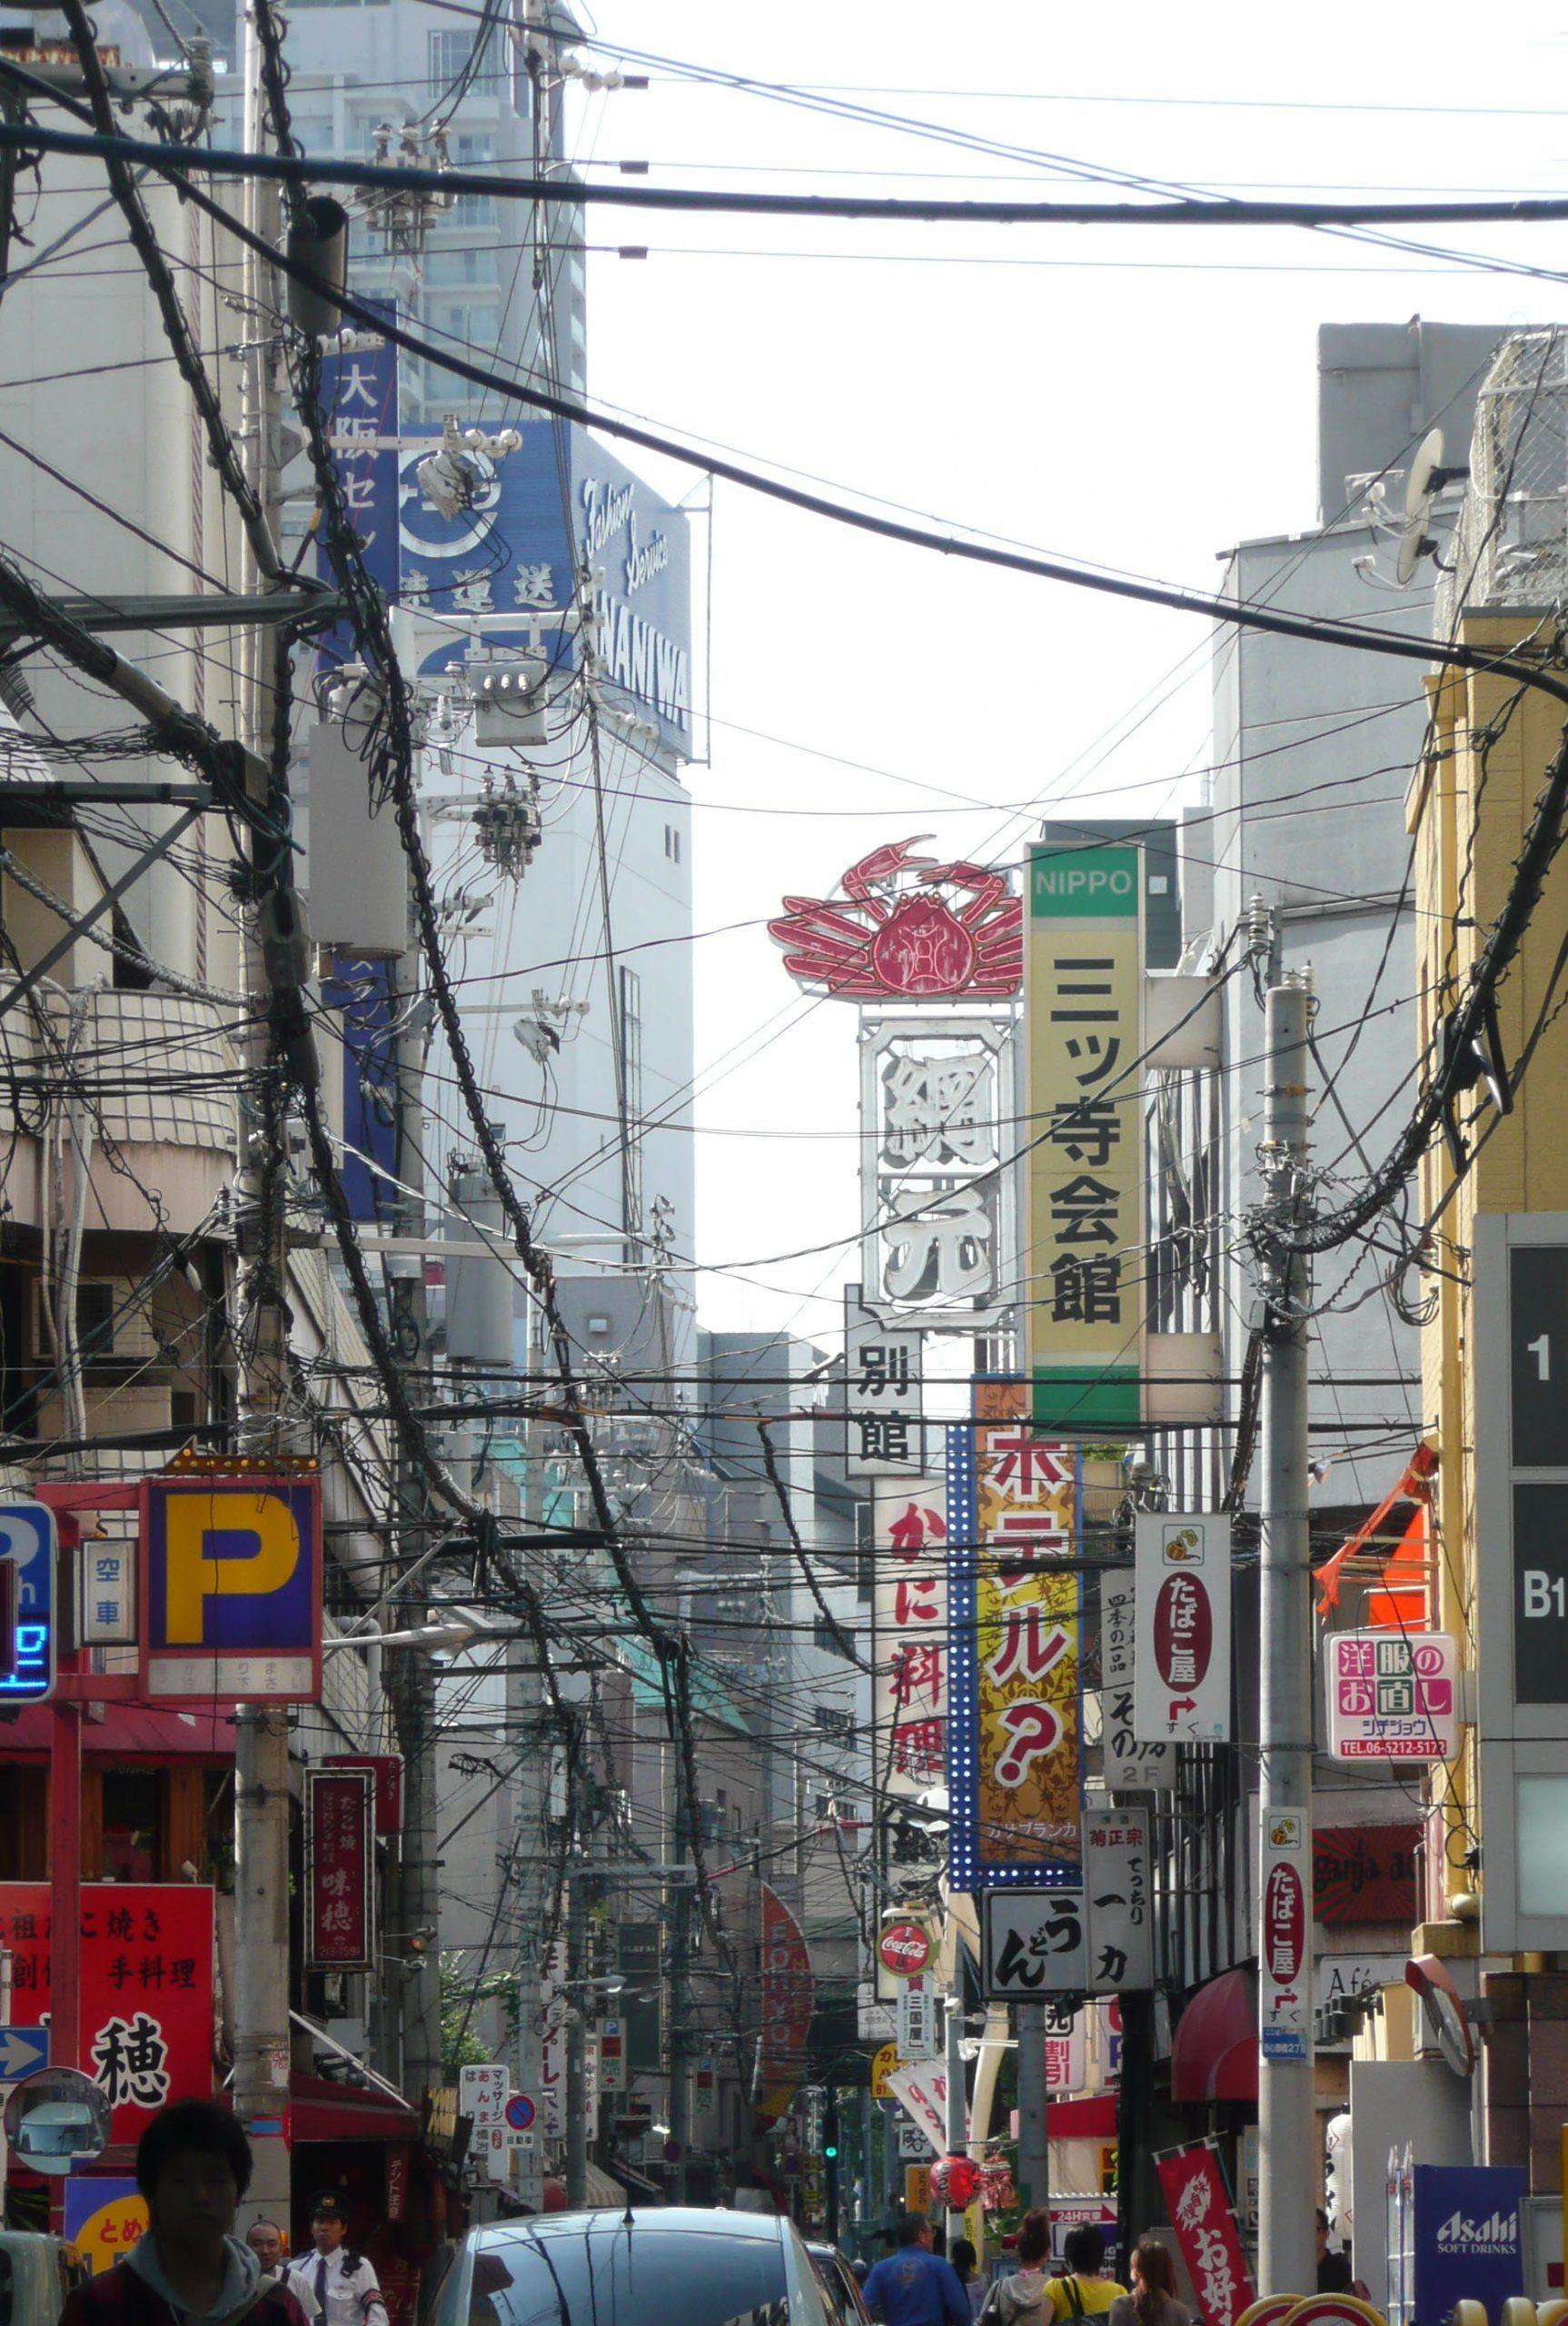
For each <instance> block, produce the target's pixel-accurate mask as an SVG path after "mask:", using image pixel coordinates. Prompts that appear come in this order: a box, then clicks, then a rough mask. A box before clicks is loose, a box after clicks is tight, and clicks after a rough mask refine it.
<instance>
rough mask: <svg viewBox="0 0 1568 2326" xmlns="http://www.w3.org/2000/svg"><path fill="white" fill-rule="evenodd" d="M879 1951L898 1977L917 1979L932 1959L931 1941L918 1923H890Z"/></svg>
mask: <svg viewBox="0 0 1568 2326" xmlns="http://www.w3.org/2000/svg"><path fill="white" fill-rule="evenodd" d="M877 1953H878V1955H879V1956H880V1957H881V1962H882V1968H883V1969H884V1970H885V1971H890V1972H891V1973H892V1974H893V1976H894V1977H895V1978H896V1979H916V1978H918V1977H919V1975H920V1973H921V1972H922V1971H923V1970H924V1969H925V1967H926V1965H927V1963H928V1962H929V1961H930V1959H931V1942H930V1939H929V1937H928V1935H927V1933H925V1932H924V1931H923V1930H922V1929H921V1928H920V1925H919V1923H888V1927H887V1929H886V1930H885V1931H884V1932H883V1933H882V1935H881V1937H880V1938H879V1939H878V1942H877Z"/></svg>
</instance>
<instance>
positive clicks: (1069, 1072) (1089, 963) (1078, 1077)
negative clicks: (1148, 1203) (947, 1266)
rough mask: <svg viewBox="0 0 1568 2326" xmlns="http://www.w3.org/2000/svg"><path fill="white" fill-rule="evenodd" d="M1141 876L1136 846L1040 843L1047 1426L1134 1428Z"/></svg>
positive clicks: (1139, 1338) (1035, 1381)
mask: <svg viewBox="0 0 1568 2326" xmlns="http://www.w3.org/2000/svg"><path fill="white" fill-rule="evenodd" d="M1142 897H1143V880H1142V867H1141V860H1140V855H1139V851H1138V850H1137V849H1136V847H1130V846H1126V847H1124V846H1121V845H1117V844H1114V843H1113V844H1107V845H1104V846H1098V847H1097V846H1093V845H1091V846H1087V847H1063V846H1060V845H1059V844H1057V843H1042V844H1041V845H1039V846H1037V847H1036V848H1033V849H1031V850H1030V851H1029V920H1028V928H1029V944H1028V953H1027V970H1026V975H1027V986H1026V1011H1027V1059H1028V1079H1027V1092H1028V1098H1027V1115H1026V1123H1027V1139H1028V1158H1029V1171H1028V1189H1029V1195H1028V1247H1027V1258H1026V1264H1025V1275H1026V1277H1027V1283H1028V1303H1027V1317H1028V1352H1029V1377H1030V1381H1031V1384H1032V1397H1033V1418H1034V1421H1035V1425H1036V1426H1037V1428H1040V1429H1047V1430H1053V1431H1065V1432H1070V1433H1072V1434H1073V1435H1075V1436H1085V1435H1094V1436H1098V1435H1114V1434H1115V1433H1116V1431H1118V1430H1123V1429H1126V1430H1129V1431H1130V1430H1135V1429H1136V1428H1137V1426H1138V1424H1139V1418H1140V1412H1141V1401H1140V1397H1139V1382H1140V1378H1141V1373H1142V1342H1143V1327H1144V1314H1145V1308H1146V1286H1145V1277H1146V1259H1145V1253H1144V1175H1143V1143H1144V1128H1143V1069H1142V1065H1141V1063H1140V1056H1141V1050H1142V1029H1143V917H1142V910H1141V907H1142Z"/></svg>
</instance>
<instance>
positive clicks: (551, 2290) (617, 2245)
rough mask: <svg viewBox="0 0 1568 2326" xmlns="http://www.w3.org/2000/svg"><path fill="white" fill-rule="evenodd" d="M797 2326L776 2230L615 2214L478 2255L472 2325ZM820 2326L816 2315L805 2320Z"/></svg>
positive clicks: (801, 2325)
mask: <svg viewBox="0 0 1568 2326" xmlns="http://www.w3.org/2000/svg"><path fill="white" fill-rule="evenodd" d="M667 2319H668V2320H670V2321H672V2326H674V2322H675V2321H678V2326H789V2287H788V2281H787V2280H786V2277H785V2272H784V2256H783V2252H782V2250H781V2248H780V2245H779V2238H778V2235H777V2233H776V2232H769V2234H768V2235H766V2236H759V2237H746V2236H733V2235H725V2236H722V2237H719V2236H713V2235H700V2236H694V2237H683V2236H681V2235H680V2234H679V2233H672V2232H669V2231H660V2230H655V2229H644V2228H641V2227H640V2226H639V2225H638V2224H637V2223H635V2222H634V2223H633V2224H632V2226H631V2227H630V2229H628V2228H627V2226H626V2225H625V2223H624V2222H621V2221H619V2220H614V2219H610V2220H608V2221H605V2222H601V2223H600V2222H596V2223H595V2224H594V2226H593V2227H592V2228H591V2229H585V2230H583V2231H582V2232H581V2234H578V2233H575V2232H573V2233H571V2234H566V2235H562V2234H560V2233H555V2234H551V2233H550V2232H545V2234H543V2235H542V2236H537V2237H536V2236H530V2235H528V2234H527V2233H526V2232H524V2233H522V2234H521V2235H518V2236H516V2237H510V2236H509V2237H508V2238H506V2239H505V2241H504V2242H502V2241H501V2240H500V2239H498V2240H496V2242H494V2243H493V2244H492V2243H489V2242H486V2243H485V2244H484V2245H482V2246H481V2247H480V2249H479V2250H478V2251H477V2252H476V2253H475V2254H474V2257H473V2281H472V2285H471V2289H470V2292H469V2309H468V2321H467V2326H662V2321H665V2320H667ZM798 2326H815V2318H814V2317H813V2319H811V2320H809V2321H799V2322H798Z"/></svg>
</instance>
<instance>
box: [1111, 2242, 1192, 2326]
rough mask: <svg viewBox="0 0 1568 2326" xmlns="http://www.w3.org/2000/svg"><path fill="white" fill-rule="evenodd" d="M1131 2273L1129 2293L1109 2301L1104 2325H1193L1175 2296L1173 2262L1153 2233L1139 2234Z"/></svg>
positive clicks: (1184, 2305) (1189, 2314)
mask: <svg viewBox="0 0 1568 2326" xmlns="http://www.w3.org/2000/svg"><path fill="white" fill-rule="evenodd" d="M1132 2277H1133V2290H1132V2291H1131V2293H1125V2294H1123V2295H1122V2297H1121V2300H1120V2301H1113V2302H1112V2304H1111V2311H1110V2316H1109V2318H1108V2319H1107V2322H1106V2326H1196V2320H1195V2319H1194V2317H1193V2313H1192V2311H1190V2310H1189V2309H1188V2308H1187V2306H1186V2302H1184V2301H1177V2300H1176V2263H1175V2262H1174V2261H1172V2260H1171V2257H1170V2250H1169V2248H1168V2247H1167V2246H1164V2245H1162V2244H1161V2243H1160V2242H1159V2239H1158V2238H1157V2237H1140V2238H1139V2240H1138V2242H1137V2243H1136V2245H1135V2246H1134V2248H1133V2267H1132Z"/></svg>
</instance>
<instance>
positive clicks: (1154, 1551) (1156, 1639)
mask: <svg viewBox="0 0 1568 2326" xmlns="http://www.w3.org/2000/svg"><path fill="white" fill-rule="evenodd" d="M1135 1524H1136V1533H1135V1536H1134V1548H1133V1559H1134V1568H1133V1573H1134V1595H1133V1617H1134V1624H1135V1626H1136V1651H1135V1662H1134V1677H1133V1729H1134V1733H1135V1735H1137V1736H1138V1737H1141V1738H1143V1739H1144V1740H1145V1741H1146V1742H1147V1743H1148V1744H1170V1743H1173V1742H1175V1741H1176V1740H1178V1739H1179V1740H1180V1741H1182V1742H1184V1743H1187V1744H1217V1743H1221V1742H1223V1741H1224V1739H1225V1738H1226V1737H1227V1736H1228V1735H1230V1520H1229V1519H1228V1518H1225V1517H1221V1516H1219V1515H1218V1513H1217V1512H1214V1511H1191V1512H1187V1513H1186V1514H1181V1513H1176V1512H1171V1511H1166V1510H1154V1511H1139V1513H1138V1514H1137V1517H1136V1522H1135Z"/></svg>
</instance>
